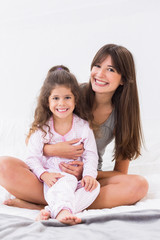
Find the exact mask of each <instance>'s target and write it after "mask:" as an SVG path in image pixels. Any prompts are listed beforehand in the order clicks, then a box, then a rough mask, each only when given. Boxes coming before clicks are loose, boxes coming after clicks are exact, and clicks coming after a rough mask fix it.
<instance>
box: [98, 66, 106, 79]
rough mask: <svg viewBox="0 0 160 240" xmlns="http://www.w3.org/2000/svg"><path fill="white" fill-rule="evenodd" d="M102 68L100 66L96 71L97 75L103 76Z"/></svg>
mask: <svg viewBox="0 0 160 240" xmlns="http://www.w3.org/2000/svg"><path fill="white" fill-rule="evenodd" d="M104 74H105V73H104V70H103V69H102V68H100V69H99V70H98V72H97V76H98V77H103V76H104Z"/></svg>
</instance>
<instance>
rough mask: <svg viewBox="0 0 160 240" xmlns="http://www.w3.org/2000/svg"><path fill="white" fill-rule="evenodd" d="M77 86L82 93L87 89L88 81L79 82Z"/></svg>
mask: <svg viewBox="0 0 160 240" xmlns="http://www.w3.org/2000/svg"><path fill="white" fill-rule="evenodd" d="M79 87H80V91H81V92H82V93H83V92H84V91H85V90H86V89H87V87H88V83H87V82H84V83H80V84H79Z"/></svg>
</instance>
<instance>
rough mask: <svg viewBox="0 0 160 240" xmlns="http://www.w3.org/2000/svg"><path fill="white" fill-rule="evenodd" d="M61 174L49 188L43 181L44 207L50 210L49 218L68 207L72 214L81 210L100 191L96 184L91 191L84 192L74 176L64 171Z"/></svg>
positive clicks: (54, 216)
mask: <svg viewBox="0 0 160 240" xmlns="http://www.w3.org/2000/svg"><path fill="white" fill-rule="evenodd" d="M63 175H65V176H64V177H62V178H60V179H59V180H58V181H57V182H56V183H55V184H54V185H53V186H52V187H50V188H49V187H48V186H47V184H45V183H44V196H45V199H46V201H47V203H48V206H46V207H45V209H46V210H47V211H50V213H51V218H56V216H57V214H58V213H59V212H60V211H61V210H62V209H68V210H70V211H71V212H72V213H73V214H74V213H78V212H81V211H82V210H84V209H86V208H87V207H88V206H90V205H91V203H92V202H93V201H94V200H95V199H96V197H97V196H98V194H99V191H100V184H98V186H97V187H96V189H94V190H93V191H92V192H86V190H85V189H84V187H82V186H81V185H80V182H78V180H77V178H76V177H75V176H73V175H71V174H67V173H64V172H63Z"/></svg>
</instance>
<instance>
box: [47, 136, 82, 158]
mask: <svg viewBox="0 0 160 240" xmlns="http://www.w3.org/2000/svg"><path fill="white" fill-rule="evenodd" d="M80 140H81V139H79V138H78V139H74V140H71V141H66V142H59V143H56V144H45V145H44V148H43V154H44V155H45V156H47V157H52V156H58V157H61V158H67V159H74V160H76V159H77V158H78V157H81V155H82V154H83V151H84V148H83V144H82V143H81V144H78V145H76V146H74V144H76V143H78V142H79V141H80Z"/></svg>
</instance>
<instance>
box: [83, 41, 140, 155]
mask: <svg viewBox="0 0 160 240" xmlns="http://www.w3.org/2000/svg"><path fill="white" fill-rule="evenodd" d="M107 56H111V59H112V62H113V65H114V67H115V68H116V70H117V72H118V73H119V74H121V76H122V81H123V85H120V86H119V87H118V88H117V89H116V91H115V93H114V95H113V97H112V104H113V107H114V109H115V129H114V134H115V148H114V156H113V157H114V160H117V159H123V160H125V159H130V160H131V159H135V158H137V157H138V156H139V155H140V149H141V145H142V141H143V137H142V129H141V123H140V108H139V99H138V90H137V84H136V73H135V64H134V60H133V56H132V54H131V53H130V52H129V51H128V50H127V49H126V48H124V47H122V46H118V45H115V44H107V45H105V46H103V47H102V48H101V49H100V50H99V51H98V52H97V54H96V55H95V57H94V59H93V61H92V64H91V69H92V67H93V66H94V65H96V64H97V63H102V62H103V61H104V60H105V59H106V57H107ZM94 98H95V92H94V91H93V90H92V86H91V82H89V84H88V85H87V87H86V89H85V102H86V105H87V111H88V112H89V121H90V122H91V123H93V122H94V117H93V114H92V111H93V104H94Z"/></svg>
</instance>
